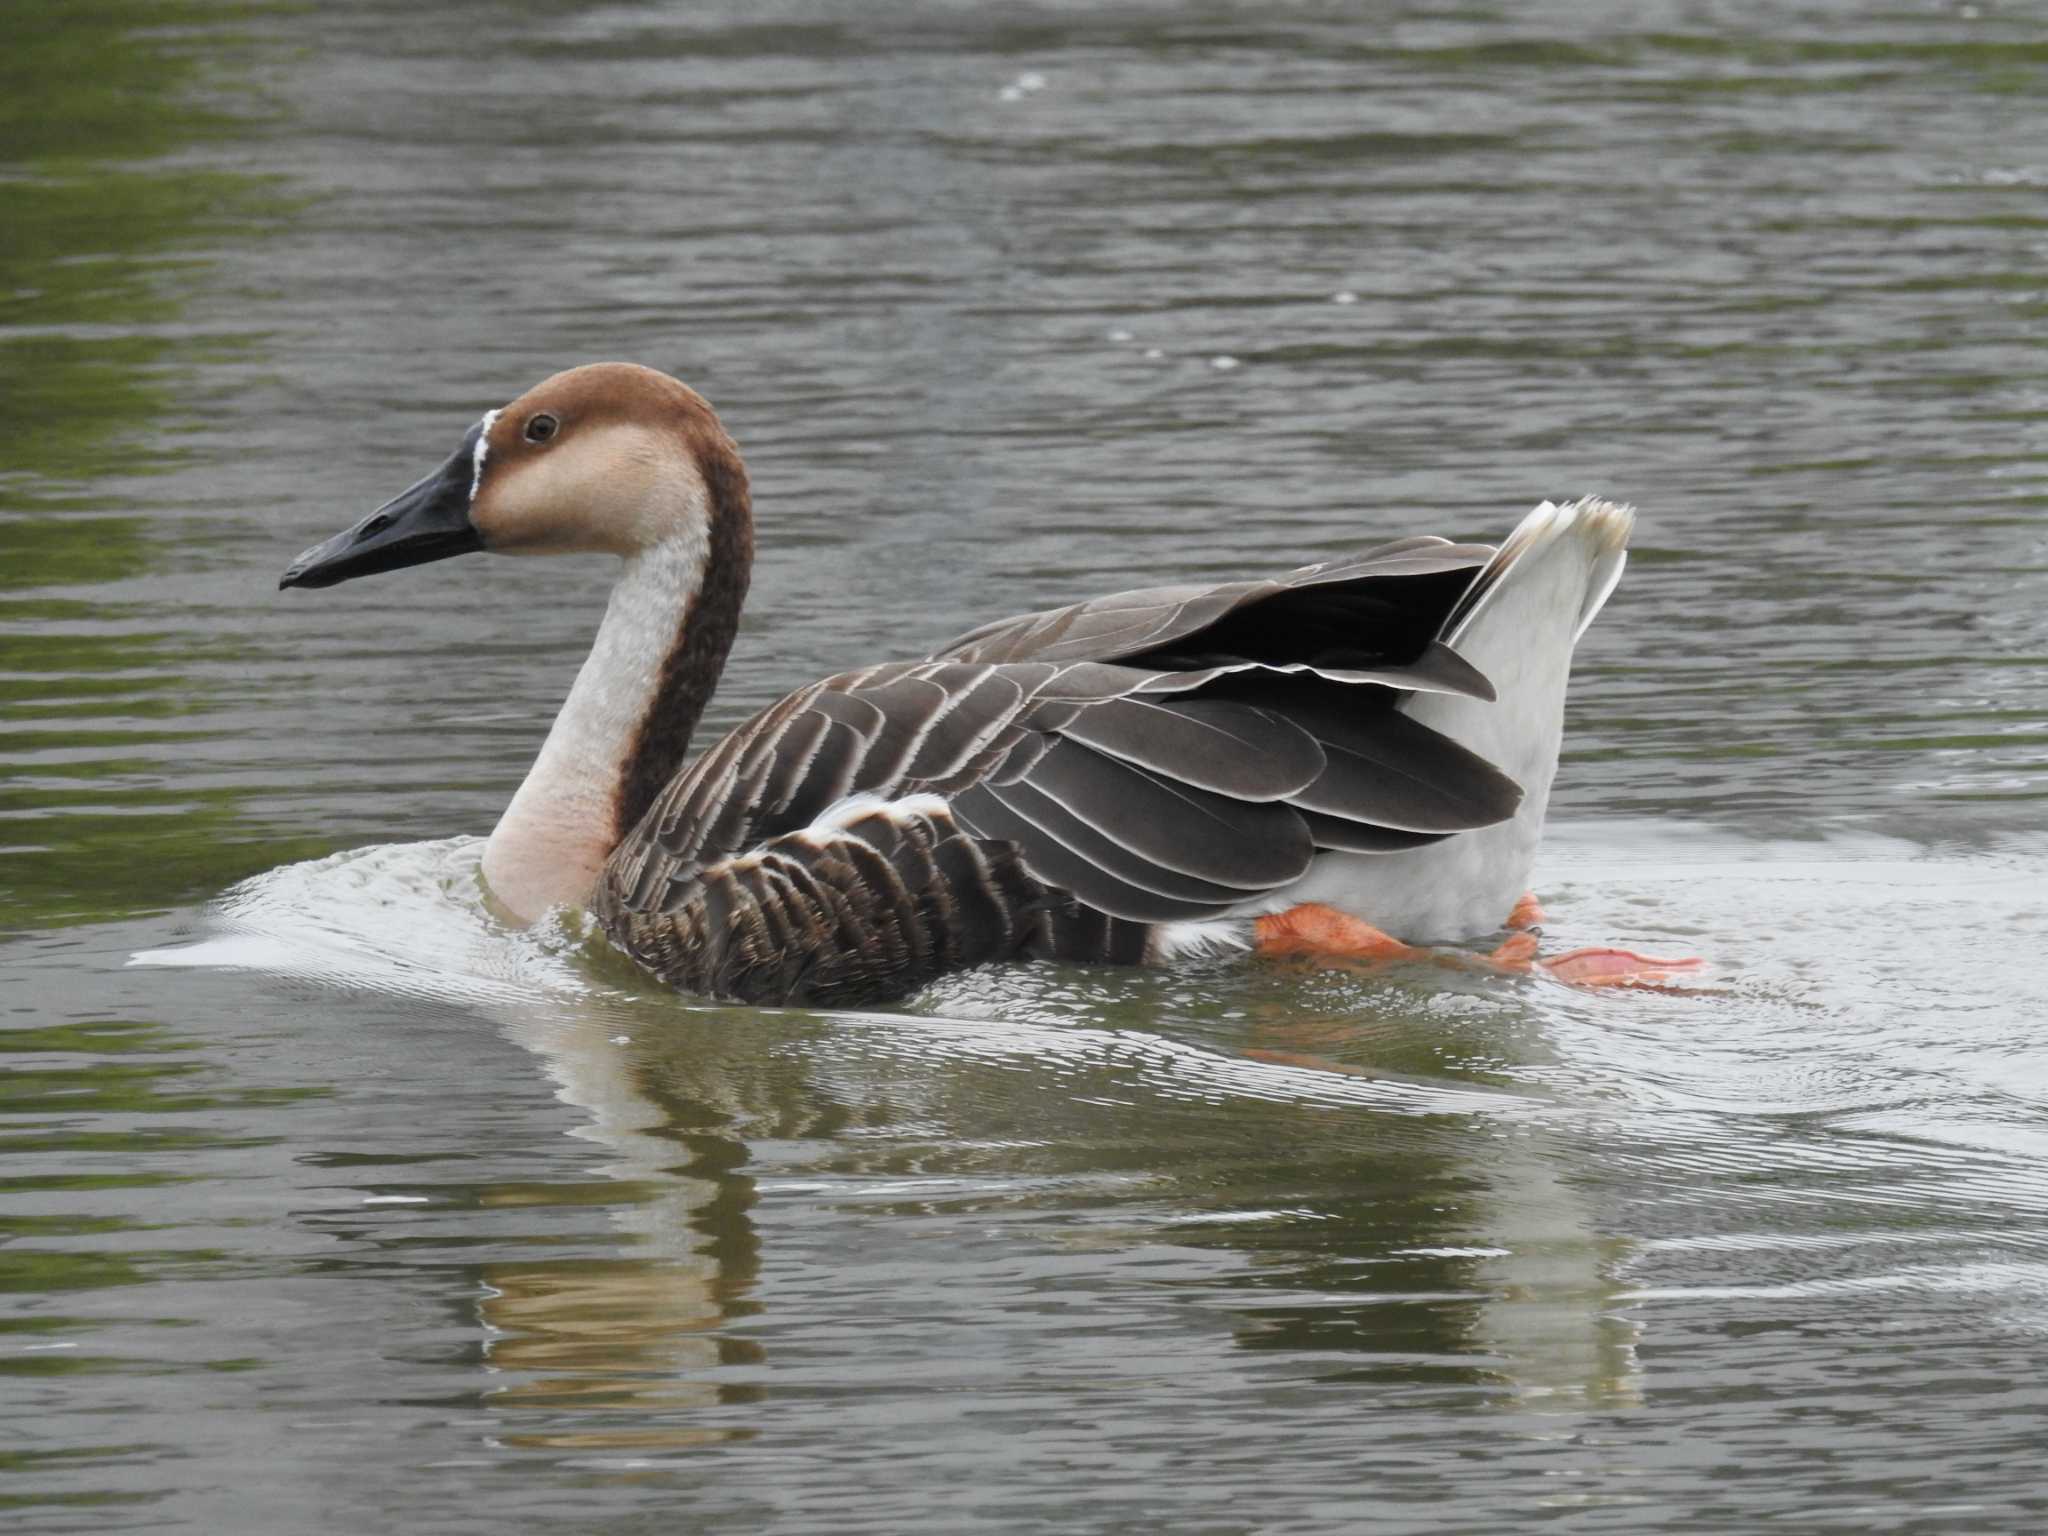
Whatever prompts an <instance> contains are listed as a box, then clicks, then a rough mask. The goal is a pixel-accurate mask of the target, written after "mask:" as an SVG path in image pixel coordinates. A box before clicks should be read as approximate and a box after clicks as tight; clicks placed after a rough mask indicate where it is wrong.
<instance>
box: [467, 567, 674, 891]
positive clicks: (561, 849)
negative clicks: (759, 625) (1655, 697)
mask: <svg viewBox="0 0 2048 1536" xmlns="http://www.w3.org/2000/svg"><path fill="white" fill-rule="evenodd" d="M707 555H708V546H707V544H706V542H705V539H704V537H703V536H702V534H701V533H699V534H696V535H695V536H692V535H689V534H680V533H679V534H675V535H672V536H671V537H669V538H667V539H665V540H663V541H662V542H660V543H658V544H655V545H652V546H650V547H649V548H647V549H644V550H641V551H640V552H639V553H637V554H634V555H632V556H630V557H629V558H628V559H627V561H626V568H625V570H624V571H623V572H622V573H621V574H620V576H619V579H618V582H617V583H616V584H615V585H614V586H613V587H612V595H611V600H610V602H609V603H608V604H606V606H605V611H604V622H603V623H602V624H600V625H599V626H598V631H597V638H596V639H595V640H594V641H593V642H592V644H591V647H590V655H589V657H588V659H586V660H585V661H584V663H583V669H582V671H580V672H578V673H577V674H576V683H575V686H574V687H573V688H571V689H570V690H569V697H568V699H567V700H566V701H565V702H564V703H563V705H562V710H561V713H560V714H558V715H556V716H555V723H554V728H553V729H551V730H550V731H549V732H548V739H547V742H546V744H545V745H543V746H542V747H541V749H540V756H539V757H537V758H536V759H535V760H534V764H533V767H532V768H531V769H530V770H529V771H528V772H527V775H526V780H525V782H524V783H522V784H521V785H520V786H519V792H518V793H517V794H515V795H514V796H513V797H512V803H511V804H510V805H508V806H506V807H505V814H504V815H503V816H502V817H500V818H499V820H498V825H497V829H496V830H495V831H493V832H492V833H491V840H490V842H489V843H488V844H487V845H486V846H485V848H484V860H483V873H484V880H485V881H486V883H487V884H488V885H489V886H490V889H491V894H492V895H493V896H495V897H496V898H497V899H498V901H499V902H501V903H502V904H503V905H504V906H505V907H507V908H508V909H509V910H510V911H511V912H512V914H513V915H514V916H516V917H518V918H519V919H520V920H521V921H523V922H531V921H532V920H534V919H535V918H537V917H539V916H540V915H541V914H542V913H543V912H545V911H547V909H548V908H550V907H555V906H581V905H583V904H584V903H585V902H586V901H587V900H588V898H589V896H590V893H591V891H592V890H593V889H594V888H595V886H596V884H597V877H598V872H599V871H600V870H601V869H602V868H603V867H604V861H605V859H606V858H607V857H608V856H609V855H610V854H611V851H612V848H613V846H614V845H615V843H616V842H617V840H618V836H619V826H618V821H619V804H620V795H621V792H622V785H623V781H624V777H625V773H626V769H627V764H628V761H629V759H630V757H631V754H632V752H633V749H634V746H635V743H636V742H637V741H638V740H639V737H640V732H641V727H642V724H643V722H645V721H646V719H647V717H648V714H649V712H650V711H651V710H652V709H653V708H654V706H655V702H656V697H657V694H658V692H659V688H660V683H661V677H662V668H663V666H664V664H665V663H666V662H667V660H668V658H669V655H670V653H671V652H673V651H675V650H677V649H678V648H679V647H680V646H682V645H683V644H684V643H685V640H686V639H687V635H686V630H687V627H688V623H689V616H690V606H691V600H692V598H693V597H694V596H695V594H696V593H697V592H698V591H699V589H700V588H701V587H702V585H703V581H704V568H705V562H706V559H707Z"/></svg>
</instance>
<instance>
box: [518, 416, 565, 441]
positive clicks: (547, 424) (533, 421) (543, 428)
mask: <svg viewBox="0 0 2048 1536" xmlns="http://www.w3.org/2000/svg"><path fill="white" fill-rule="evenodd" d="M561 430H562V424H561V423H560V422H559V421H557V420H555V418H554V417H552V416H550V415H549V414H548V413H547V412H546V411H542V412H541V413H540V414H539V415H537V416H529V417H527V418H526V440H527V441H528V442H529V443H544V442H546V441H547V440H548V439H549V438H551V437H553V436H554V435H555V434H556V433H557V432H559V431H561Z"/></svg>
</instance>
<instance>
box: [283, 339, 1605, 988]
mask: <svg viewBox="0 0 2048 1536" xmlns="http://www.w3.org/2000/svg"><path fill="white" fill-rule="evenodd" d="M1631 522H1632V514H1631V513H1630V512H1629V511H1628V510H1626V509H1625V508H1621V507H1617V506H1614V505H1612V504H1609V503H1605V502H1599V501H1593V500H1586V501H1581V502H1578V503H1575V504H1573V505H1570V506H1563V507H1559V506H1554V505H1552V504H1550V503H1548V502H1546V503H1544V504H1543V505H1542V506H1540V507H1538V508H1537V509H1536V510H1535V511H1534V512H1532V513H1530V514H1529V515H1528V516H1527V517H1526V518H1524V519H1523V520H1522V522H1521V523H1520V524H1519V525H1518V526H1517V527H1516V528H1515V530H1514V531H1513V532H1512V533H1511V534H1510V535H1509V536H1508V538H1507V539H1506V540H1505V541H1504V542H1503V543H1502V545H1501V546H1500V547H1499V548H1498V549H1494V548H1492V547H1489V546H1486V545H1478V544H1457V543H1452V542H1450V541H1448V540H1444V539H1439V538H1431V537H1422V538H1407V539H1401V540H1398V541H1395V542H1393V543H1389V544H1383V545H1380V546H1378V547H1377V548H1374V549H1369V550H1366V551H1364V552H1362V553H1359V554H1354V555H1350V556H1347V557H1344V558H1340V559H1336V560H1331V561H1326V562H1324V563H1321V564H1317V565H1310V566H1305V567H1302V568H1299V569H1296V570H1292V571H1287V572H1281V573H1275V574H1273V575H1270V576H1264V577H1258V578H1253V579H1248V580H1243V581H1234V582H1228V583H1221V584H1216V585H1209V586H1171V587H1155V588H1148V589H1143V590H1139V591H1130V592H1122V593H1117V594H1114V595H1112V596H1108V597H1101V598H1096V599H1093V600H1091V601H1087V602H1083V603H1077V604H1075V605H1072V606H1070V607H1066V608H1060V609H1054V610H1049V611H1046V612H1041V613H1032V614H1025V615H1022V616H1020V617H1015V618H1008V619H1002V620H998V621H996V622H994V623H991V624H987V625H984V626H982V627H981V628H979V629H976V630H974V631H972V632H970V633H968V634H966V635H963V636H961V637H959V638H958V639H956V640H954V641H952V642H950V643H949V644H946V645H942V646H940V647H938V648H937V649H935V650H933V651H932V652H930V653H929V654H928V655H926V656H924V657H922V658H918V659H915V660H904V661H891V662H884V663H881V664H879V665H871V666H866V667H862V668H859V669H856V670H852V671H847V672H842V673H839V674H837V675H836V676H833V677H830V678H826V679H824V680H823V681H820V682H815V683H812V684H810V685H809V686H807V687H804V688H800V689H798V690H797V691H796V692H794V693H791V694H789V695H787V696H786V697H784V698H782V699H780V700H778V701H777V702H776V703H774V704H772V705H770V706H769V707H768V708H766V709H764V710H762V711H761V712H760V713H758V714H756V715H755V716H754V717H753V718H751V719H750V720H748V721H746V722H745V723H744V724H742V725H740V726H739V727H738V728H737V729H735V730H733V731H732V732H730V733H729V734H728V735H726V736H725V737H724V738H723V739H722V740H720V741H718V742H715V743H713V744H712V745H710V746H709V747H708V748H706V749H705V750H704V751H703V752H702V753H700V754H699V755H698V756H697V757H696V758H695V759H694V760H690V759H689V758H688V749H689V746H690V740H691V736H692V733H693V731H694V729H695V726H696V723H697V720H698V718H699V716H700V715H701V713H702V710H703V708H704V705H705V703H706V702H707V701H708V699H709V698H710V695H711V691H712V689H713V687H715V685H716V682H717V679H718V674H719V672H720V670H721V669H722V667H723V664H724V661H725V657H726V654H727V651H728V650H729V648H730V646H731V644H732V640H733V635H734V632H735V630H736V627H737V622H738V616H739V610H740V604H741V602H742V600H743V599H744V595H745V590H746V582H747V572H748V568H749V566H750V564H751V557H752V549H753V521H752V509H751V503H750V500H749V497H748V491H747V483H746V475H745V470H744V468H743V466H742V464H741V461H740V458H739V454H738V451H737V449H736V448H735V447H734V446H733V444H732V441H731V439H730V438H729V437H728V436H727V435H726V434H725V432H724V429H723V428H722V427H721V426H720V425H719V423H718V419H717V417H716V415H715V414H714V413H713V412H712V410H711V408H710V406H709V405H708V404H706V403H705V402H704V401H703V400H702V398H701V397H699V396H698V395H696V394H695V393H694V392H693V391H690V390H689V389H687V388H686V387H684V386H683V385H681V384H679V383H678V382H676V381H675V380H673V379H670V378H669V377H667V376H666V375H664V374H660V373H657V372H654V371H653V370H651V369H644V368H638V367H634V366H632V365H627V364H598V365H594V366H591V367H586V368H579V369H572V370H570V371H569V372H567V373H563V374H558V375H556V376H555V377H553V378H551V379H549V380H546V381H545V382H543V383H542V384H540V385H538V386H536V387H535V388H534V389H532V390H530V391H528V392H527V394H525V395H523V396H521V397H520V398H519V399H518V400H516V401H514V402H512V403H511V404H510V405H508V406H506V407H505V408H503V409H502V410H499V411H494V412H490V413H488V414H486V415H485V416H484V418H483V419H482V420H480V421H479V422H478V423H476V425H474V426H473V427H472V428H471V429H470V430H469V432H468V434H466V436H465V437H464V439H463V441H462V443H461V445H460V446H459V447H458V448H457V450H456V452H455V453H454V454H453V455H451V456H450V458H449V460H448V461H447V463H445V464H444V465H443V466H442V467H441V468H440V469H439V470H437V471H436V472H435V473H434V474H431V475H429V476H427V477H426V478H425V479H423V480H422V481H420V482H419V483H418V484H416V485H415V486H413V487H412V488H410V489H409V490H408V491H406V492H404V493H403V494H402V495H401V496H399V497H398V498H396V499H394V500H393V501H392V502H390V503H388V504H387V505H386V506H385V507H383V508H380V509H379V510H378V511H377V512H375V513H373V514H371V516H370V517H368V518H366V519H364V520H363V521H362V522H360V523H358V524H357V525H356V526H354V527H353V528H350V529H348V530H346V531H345V532H343V533H341V534H339V535H337V536H336V537H335V538H333V539H330V540H328V541H327V542H326V543H324V544H321V545H318V546H316V547H314V548H313V549H310V550H308V551H306V553H305V554H303V555H301V556H300V557H299V559H298V560H297V561H296V562H294V563H293V565H292V567H291V568H290V569H289V570H288V571H287V572H286V573H285V577H284V579H283V581H282V582H281V585H284V586H324V585H330V584H332V583H334V582H338V581H344V580H349V579H352V578H353V577H356V576H362V575H369V574H374V573H376V572H380V571H384V570H388V569H392V568H394V567H396V566H400V565H406V564H415V563H420V562H421V561H425V560H434V559H440V558H443V557H444V556H447V555H453V554H458V553H463V552H465V551H468V550H475V549H485V550H491V551H494V552H504V553H526V552H531V553H560V552H574V551H582V550H594V551H604V552H609V553H613V554H616V555H619V556H621V557H622V558H623V559H624V561H625V569H624V572H623V574H622V575H621V577H620V579H619V581H618V583H617V585H616V586H615V587H614V589H613V594H612V598H611V601H610V603H609V605H608V607H607V610H606V615H605V619H604V622H603V624H602V625H601V626H600V628H599V631H598V635H597V638H596V641H595V642H594V644H593V647H592V650H591V654H590V657H589V658H588V659H587V660H586V662H585V663H584V666H583V669H582V671H581V672H580V673H579V674H578V677H577V680H576V683H575V685H574V687H573V688H572V690H571V692H570V696H569V698H568V700H567V702H566V703H565V704H564V706H563V708H562V711H561V714H560V715H559V716H558V717H557V719H556V721H555V724H554V727H553V729H552V730H551V731H550V733H549V735H548V738H547V741H546V743H545V745H544V746H543V747H542V749H541V753H540V756H539V758H538V759H537V760H536V762H535V764H534V767H533V769H532V770H531V771H530V772H529V774H528V775H527V778H526V780H525V781H524V783H523V784H522V785H521V786H520V789H519V791H518V793H517V794H516V795H515V796H514V797H513V800H512V802H511V804H510V805H509V806H508V807H507V809H506V811H505V814H504V816H503V818H502V819H501V820H500V822H499V824H498V827H497V828H496V830H495V831H494V832H493V834H492V836H491V839H490V842H489V844H488V845H487V847H486V851H485V857H484V863H483V873H484V878H485V881H486V883H487V884H488V885H489V886H490V888H491V891H492V893H493V895H494V896H495V897H496V898H497V900H498V901H499V902H500V903H501V904H502V905H503V906H504V907H505V908H506V909H507V910H508V911H509V912H510V913H511V914H512V915H513V916H515V917H518V918H520V919H523V920H531V919H532V918H535V917H538V916H539V915H540V914H541V913H542V912H543V911H545V910H546V909H548V908H549V907H551V906H556V905H578V906H586V907H588V908H589V909H590V910H591V911H592V912H593V913H594V914H595V916H596V918H597V920H598V922H599V923H600V924H601V925H602V927H603V929H604V931H605V932H606V933H607V934H608V935H609V936H610V938H611V939H612V941H613V942H614V943H616V944H617V945H618V946H619V947H620V948H621V949H623V950H624V951H625V952H626V953H628V954H629V955H631V956H632V957H633V958H634V959H635V960H636V961H638V962H639V963H640V964H641V965H642V966H643V967H645V968H646V969H647V970H648V971H650V972H651V973H653V974H654V975H656V976H658V977H660V978H661V979H663V980H664V981H667V982H669V983H671V984H673V985H675V986H678V987H681V988H683V989H685V990H688V991H691V992H697V993H703V994H708V995H714V996H722V997H730V998H735V999H739V1000H743V1001H751V1002H769V1003H785V1002H790V1003H802V1002H809V1003H852V1002H863V1001H873V1000H880V999H886V998H890V997H896V996H901V995H903V994H905V993H908V992H910V991H912V990H915V989H916V988H918V987H920V986H922V985H924V984H926V983H928V982H929V981H931V980H933V979H934V978H936V977H938V976H940V975H942V974H945V973H946V972H948V971H952V970H957V969H961V968H964V967H968V966H973V965H979V964H984V963H988V962H991V961H998V960H1008V959H1018V958H1030V957H1050V958H1060V959H1068V960H1080V961H1107V962H1120V963H1130V964H1139V963H1158V962H1161V961H1165V960H1170V959H1172V958H1174V957H1176V956H1178V955H1181V954H1185V953H1188V952H1192V951H1201V950H1208V949H1216V948H1242V947H1249V945H1250V943H1251V937H1252V933H1253V929H1254V924H1255V922H1256V920H1258V919H1259V918H1261V917H1263V916H1265V915H1267V914H1273V913H1281V912H1286V911H1288V910H1290V909H1292V908H1295V907H1298V906H1300V905H1302V904H1304V903H1317V904H1321V905H1324V906H1328V907H1332V908H1336V909H1338V910H1339V911H1340V912H1343V913H1348V914H1351V915H1352V916H1354V917H1357V918H1360V919H1363V920H1364V921H1365V922H1367V923H1370V924H1372V925H1373V926H1374V927H1376V928H1379V929H1382V930H1384V931H1385V932H1387V933H1389V934H1393V935H1398V936H1400V937H1401V938H1402V939H1405V940H1408V941H1410V942H1421V941H1438V940H1456V939H1464V938H1470V937H1474V936H1477V935H1480V934H1484V933H1489V932H1492V931H1494V930H1495V929H1498V928H1499V927H1500V926H1501V925H1502V924H1503V923H1504V922H1505V921H1506V920H1507V918H1508V915H1509V912H1510V910H1511V909H1512V908H1513V907H1514V905H1515V902H1516V899H1517V897H1518V896H1519V895H1520V893H1521V892H1522V891H1523V890H1524V888H1525V886H1526V883H1527V880H1528V875H1529V871H1530V867H1531V865H1532V863H1533V861H1534V858H1535V851H1536V845H1537V841H1538V838H1539V836H1540V834H1541V830H1542V823H1543V814H1544V809H1545V806H1546V804H1547V801H1548V796H1549V789H1550V781H1551V778H1552V776H1553V774H1554V773H1555V770H1556V766H1557V755H1558V744H1559V739H1560V735H1561V731H1562V722H1563V704H1564V692H1565V684H1566V680H1567V677H1568V675H1569V671H1570V664H1571V653H1572V648H1573V646H1574V644H1575V643H1576V641H1577V639H1578V637H1579V635H1580V634H1582V633H1583V632H1584V629H1585V626H1586V625H1587V624H1588V623H1590V622H1591V621H1592V618H1593V616H1594V615H1595V614H1596V613H1597V612H1598V610H1599V608H1600V606H1601V604H1602V603H1603V602H1604V601H1605V600H1606V597H1607V595H1608V593H1609V592H1610V591H1611V590H1612V588H1613V585H1614V583H1615V581H1616V580H1617V579H1618V578H1619V575H1620V572H1621V567H1622V564H1623V561H1624V559H1625V554H1624V547H1625V544H1626V541H1627V537H1628V533H1629V529H1630V525H1631Z"/></svg>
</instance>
